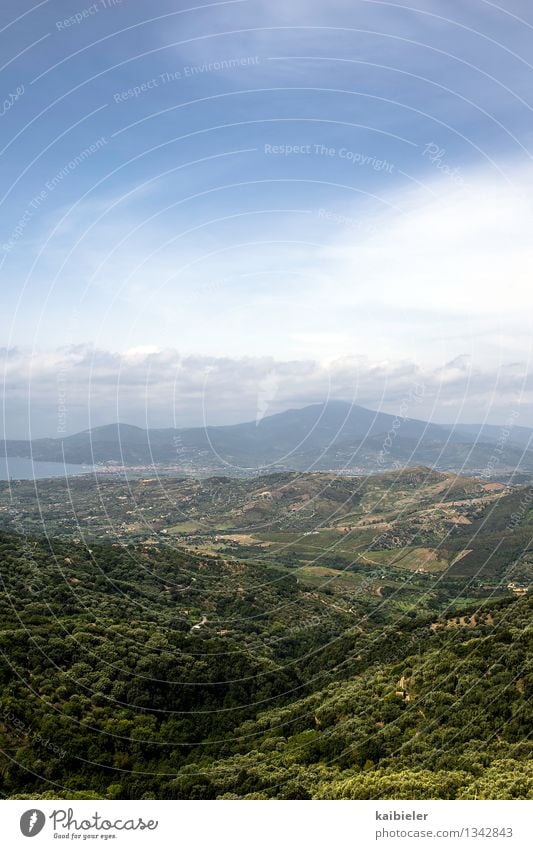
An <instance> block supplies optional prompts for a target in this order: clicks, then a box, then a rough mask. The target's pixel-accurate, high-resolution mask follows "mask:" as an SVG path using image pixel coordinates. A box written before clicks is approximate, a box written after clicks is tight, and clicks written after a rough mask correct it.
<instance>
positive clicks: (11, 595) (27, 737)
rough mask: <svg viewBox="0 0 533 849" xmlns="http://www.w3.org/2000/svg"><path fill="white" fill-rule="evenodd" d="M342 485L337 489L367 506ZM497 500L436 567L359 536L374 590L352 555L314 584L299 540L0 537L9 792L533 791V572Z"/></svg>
mask: <svg viewBox="0 0 533 849" xmlns="http://www.w3.org/2000/svg"><path fill="white" fill-rule="evenodd" d="M270 483H272V480H271V481H270ZM434 483H435V481H433V483H432V485H433V484H434ZM415 485H416V482H415V483H413V481H411V480H407V481H404V484H403V486H404V490H402V492H403V493H404V494H405V491H406V488H407V489H409V487H410V488H411V489H412V488H413V486H415ZM217 486H218V484H217ZM388 486H389V488H390V482H389V483H388ZM347 488H348V489H349V487H347V485H346V484H343V485H342V486H341V487H340V489H339V492H340V495H339V492H337V490H335V491H334V492H333V493H332V494H330V497H331V498H333V500H335V499H337V501H338V502H339V503H341V502H342V499H343V498H345V497H346V495H348V497H349V500H350V504H351V506H350V510H353V505H354V504H358V503H359V500H358V499H355V498H354V496H353V494H352V493H351V492H348V493H347V492H346V490H347ZM502 497H505V498H509V497H511V496H509V494H508V493H504V494H503V496H502ZM457 498H458V492H457V490H454V493H453V495H452V496H450V497H449V500H453V499H457ZM397 499H398V494H396V495H394V494H393V495H392V497H391V500H392V501H394V500H397ZM513 499H514V500H513V501H512V503H513V504H515V509H516V504H517V503H518V504H519V503H520V502H519V498H518V497H517V496H513ZM440 503H441V502H439V504H440ZM455 503H456V502H455V501H454V502H453V504H455ZM438 509H440V507H439V508H438ZM454 509H456V508H455V507H454ZM485 509H486V510H490V515H491V517H492V518H491V521H490V522H489V523H487V517H488V515H489V514H488V513H483V509H482V506H480V504H479V503H477V502H476V503H475V504H474V506H473V508H472V510H471V512H470V514H469V518H468V521H469V522H470V527H469V529H468V531H469V534H470V535H471V538H474V536H475V538H476V544H475V546H474V545H473V544H470V547H469V549H466V545H465V542H464V540H463V537H461V533H464V530H461V526H459V528H458V529H457V528H455V530H454V534H455V535H454V534H452V535H451V536H450V540H449V541H448V542H447V543H446V546H447V548H446V552H447V554H446V557H447V565H446V564H444V565H443V564H442V563H441V562H440V561H439V560H436V559H435V558H433V559H432V560H431V561H430V563H431V564H433V565H434V564H438V566H437V565H434V568H435V569H437V568H438V570H440V571H439V572H437V573H431V572H425V571H424V570H421V569H420V568H419V567H417V568H416V569H415V568H414V565H416V564H417V563H420V562H421V561H420V560H417V559H416V558H417V557H418V558H420V556H421V555H420V554H416V552H420V551H425V550H426V549H421V548H416V547H415V548H414V551H415V554H413V553H412V552H411V551H408V552H407V553H405V554H404V553H403V552H404V549H405V546H406V541H405V540H403V541H402V540H401V539H400V540H399V541H398V542H396V543H395V545H396V546H397V547H398V546H400V547H401V551H402V558H403V559H402V561H401V563H400V564H395V563H394V562H392V564H391V562H389V561H388V560H386V557H385V555H386V554H387V556H388V553H389V552H390V551H393V552H394V551H395V550H396V549H395V548H394V544H392V543H391V542H390V539H388V537H387V533H386V532H385V533H384V535H383V536H384V543H383V546H382V547H381V548H379V547H378V548H376V546H374V547H372V546H371V545H368V542H369V540H368V539H367V537H366V536H365V537H364V539H365V540H366V548H365V551H367V552H370V553H372V552H376V553H377V555H378V556H380V557H382V563H383V565H380V569H379V572H380V574H379V575H377V576H376V574H375V569H372V568H370V566H369V565H368V564H366V569H367V573H368V574H369V575H370V577H369V578H368V579H367V582H366V583H365V582H364V578H362V577H361V570H362V569H363V567H364V566H365V564H364V562H359V561H358V560H357V559H355V560H353V562H352V563H351V567H350V568H351V571H350V568H348V566H347V565H346V563H345V560H346V557H347V555H346V553H345V559H344V560H343V558H342V557H339V559H338V561H335V562H334V560H335V558H332V559H331V564H330V567H327V568H326V569H325V575H324V578H325V580H324V579H323V580H322V581H321V582H319V581H318V580H317V574H315V573H313V572H312V571H310V569H309V566H308V565H305V563H304V560H305V558H304V555H303V553H302V552H301V551H299V550H298V549H297V548H295V550H294V552H293V554H294V557H293V561H292V562H291V561H290V558H289V562H287V559H286V556H285V555H286V552H285V550H284V551H283V552H280V556H279V557H278V558H276V557H273V556H272V557H271V559H270V562H268V559H265V557H263V559H261V558H259V557H258V555H257V549H254V548H253V546H251V545H250V543H249V542H247V543H246V546H247V547H246V546H244V548H243V549H242V550H241V548H239V547H238V548H237V551H236V552H235V551H234V552H233V556H229V554H228V551H227V550H226V549H224V550H223V551H216V550H215V549H214V548H212V550H211V553H209V552H207V551H206V549H207V548H209V546H205V545H204V548H203V549H202V547H201V546H199V545H198V546H197V547H196V550H193V549H187V548H186V547H183V546H180V545H174V544H169V543H168V542H167V541H165V542H162V541H157V540H153V539H145V540H143V541H130V540H127V539H126V538H124V539H123V541H122V542H121V543H120V544H116V543H115V544H111V542H101V541H90V542H87V541H86V540H83V539H81V538H68V537H67V536H65V535H63V537H62V538H61V539H59V538H51V539H47V538H46V537H44V536H42V535H40V536H37V535H33V536H28V535H26V534H24V533H14V532H13V531H4V532H1V533H0V576H1V581H2V587H1V590H2V591H1V594H0V604H1V630H0V643H1V645H0V650H1V655H0V658H1V660H0V676H1V706H0V749H1V751H2V754H1V756H0V758H1V760H0V765H1V779H0V781H1V784H0V787H1V792H2V794H3V796H4V797H11V798H12V797H21V796H28V797H31V798H35V797H37V798H38V797H40V796H44V797H47V798H170V799H174V798H181V799H186V798H193V799H199V798H208V799H210V798H243V797H244V798H298V799H306V798H324V799H337V798H339V799H340V798H354V799H365V798H378V799H389V798H390V799H400V798H404V799H405V798H445V799H446V798H460V799H471V798H479V799H486V798H530V797H532V796H533V762H532V758H531V755H532V750H533V745H532V743H531V742H530V740H529V735H530V732H531V727H532V719H533V715H532V707H531V706H532V696H533V670H532V667H531V639H532V638H531V608H532V601H531V596H530V595H529V593H528V592H526V591H525V590H522V589H520V590H519V591H517V590H516V587H514V585H513V587H514V588H513V589H511V590H509V589H508V588H507V582H508V575H507V570H506V568H505V567H506V564H508V563H509V562H513V563H515V562H516V560H517V557H518V559H519V561H520V563H521V566H520V568H521V570H522V571H521V573H520V574H521V575H522V579H525V577H526V573H527V571H528V569H529V565H528V561H527V559H525V560H520V556H521V554H522V553H523V551H524V547H525V546H524V540H525V536H524V534H525V531H524V529H523V528H521V527H516V528H514V527H513V528H512V529H511V531H512V534H511V531H509V533H507V531H508V530H509V529H508V522H507V525H505V524H504V520H503V518H502V515H503V514H502V510H501V502H490V504H488V506H487V505H485ZM504 512H505V513H507V514H508V510H507V509H506V511H504ZM345 513H346V511H345ZM278 514H279V510H277V512H276V516H278ZM421 515H422V513H421V508H420V506H419V511H418V517H419V518H420V516H421ZM295 521H300V519H299V518H298V519H296V520H295ZM345 521H346V516H345V515H344V517H343V522H345ZM483 521H485V526H483ZM498 523H500V525H501V526H502V527H501V528H499V527H498ZM506 528H507V530H506ZM396 530H398V528H396ZM421 532H422V533H424V534H426V536H427V533H428V532H427V530H426V529H425V525H424V524H423V523H422V531H421ZM258 533H259V532H258ZM354 533H355V531H354ZM361 533H362V534H363V535H364V534H367V530H366V529H365V528H363V529H362V530H361ZM498 535H499V538H500V540H501V539H502V538H503V539H504V541H505V545H504V547H503V554H501V556H500V559H499V560H496V561H495V564H494V563H493V564H492V565H491V568H490V569H489V570H488V571H487V569H485V571H483V568H481V567H483V565H484V564H485V563H486V562H487V558H489V559H490V553H491V551H494V550H495V549H497V543H496V537H498ZM513 535H518V536H516V537H515V536H513ZM345 536H346V535H345ZM345 536H344V537H343V539H345ZM397 536H398V535H397V534H396V538H397ZM511 537H512V539H514V542H513V543H512V544H511ZM310 538H311V539H312V540H313V539H316V537H313V536H312V537H309V536H308V535H306V536H305V545H309V543H308V542H307V540H308V539H310ZM419 542H420V541H419ZM419 542H418V543H417V544H419ZM204 543H205V540H204ZM292 543H294V539H293V540H292ZM292 543H291V544H292ZM411 543H412V540H411ZM294 544H295V543H294ZM243 545H244V544H243ZM402 546H403V547H402ZM474 549H475V551H474ZM271 550H272V549H271ZM276 550H277V549H276ZM465 550H468V551H469V552H470V553H469V554H468V555H464V551H465ZM498 550H499V549H498ZM242 551H246V552H248V555H251V553H254V551H255V555H256V556H255V560H254V558H253V557H252V556H248V557H247V558H243V559H242V560H241V559H239V556H238V555H239V554H242ZM458 553H459V554H460V559H459V561H458V562H459V563H461V564H463V567H462V569H463V571H462V572H461V571H460V570H458V568H457V567H456V566H455V567H454V563H455V561H456V560H457V556H458ZM282 554H283V556H281V555H282ZM365 556H366V555H365ZM443 556H444V555H443ZM284 558H285V559H284ZM478 561H479V562H478ZM406 563H407V564H412V565H413V568H412V570H411V571H410V572H409V575H410V576H411V578H412V581H409V582H408V585H406V584H405V582H404V581H403V578H402V579H400V578H399V577H398V576H399V575H401V574H402V573H405V570H406V568H407V567H406V565H405V564H406ZM402 564H403V565H402ZM450 564H451V565H450ZM349 565H350V564H349ZM314 568H318V567H314ZM385 569H388V570H389V571H388V572H387V576H388V577H387V578H385V575H382V574H381V571H382V570H385ZM480 569H481V572H480ZM330 572H333V574H334V575H338V576H339V581H335V580H332V579H330V575H329V573H330ZM435 574H438V575H439V579H438V582H439V586H438V587H436V586H435V585H434V584H435ZM479 574H481V576H482V577H483V575H484V574H486V581H485V580H479ZM474 578H475V580H474ZM376 582H377V583H376ZM498 582H499V583H498ZM487 583H488V584H489V585H490V591H487V588H486V584H487ZM357 587H359V588H360V591H359V592H356V591H355V589H354V588H357Z"/></svg>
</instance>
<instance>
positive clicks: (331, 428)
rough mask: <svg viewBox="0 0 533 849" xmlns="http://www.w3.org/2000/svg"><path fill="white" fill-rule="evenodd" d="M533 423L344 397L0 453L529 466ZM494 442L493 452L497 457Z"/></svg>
mask: <svg viewBox="0 0 533 849" xmlns="http://www.w3.org/2000/svg"><path fill="white" fill-rule="evenodd" d="M531 444H533V429H529V428H524V427H520V428H517V429H516V436H515V430H514V428H509V427H507V428H504V426H503V425H502V426H501V427H499V426H498V425H481V424H480V425H475V424H465V425H461V424H458V425H443V424H438V423H432V422H427V421H424V420H422V419H416V418H410V417H407V416H406V417H401V416H399V415H392V414H389V413H384V412H381V411H375V410H370V409H368V408H366V407H362V406H359V405H354V404H350V403H349V402H346V401H342V400H332V401H327V402H324V403H319V404H311V405H307V406H305V407H301V408H291V409H288V410H285V411H283V412H281V413H275V414H273V415H270V416H264V417H263V418H262V419H260V420H259V421H253V420H252V421H247V422H241V423H238V424H232V425H207V426H205V427H195V428H190V427H186V428H168V427H167V428H147V429H144V428H141V427H139V426H137V425H130V424H128V423H125V422H117V423H111V424H106V425H98V426H96V427H94V428H90V429H87V430H84V431H81V432H79V433H75V434H71V435H69V436H65V437H55V438H52V437H44V438H40V439H35V440H32V441H30V440H4V441H2V443H0V453H1V454H2V455H3V456H11V457H26V458H32V459H33V460H36V461H38V460H44V461H60V462H64V461H66V462H71V463H89V464H106V463H112V464H120V465H124V466H136V465H137V466H138V465H165V464H166V465H173V466H177V467H183V468H184V469H185V470H187V471H191V472H194V471H195V470H199V469H202V468H209V469H210V470H211V471H217V470H221V471H223V470H226V471H228V470H230V469H234V470H236V471H242V472H243V473H246V472H251V471H255V470H264V469H265V468H271V469H289V470H290V469H293V470H297V471H298V470H303V469H305V470H312V469H315V470H317V471H319V470H325V469H334V468H339V469H345V468H347V467H352V466H354V467H357V468H359V469H360V470H361V471H365V470H368V471H376V470H379V469H383V470H385V469H388V468H395V467H398V466H399V465H400V466H406V465H417V464H422V465H430V466H436V467H441V466H442V467H443V468H453V469H466V470H471V469H478V470H480V469H481V470H482V469H483V468H484V467H486V468H487V469H489V467H490V470H491V471H493V467H494V466H495V465H496V460H497V465H498V467H499V468H501V469H504V468H505V469H509V470H513V469H517V468H520V469H533V451H531V450H530V448H529V446H530V445H531ZM496 447H498V453H497V455H496Z"/></svg>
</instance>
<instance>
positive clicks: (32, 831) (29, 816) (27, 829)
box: [20, 808, 46, 837]
mask: <svg viewBox="0 0 533 849" xmlns="http://www.w3.org/2000/svg"><path fill="white" fill-rule="evenodd" d="M45 822H46V817H45V815H44V814H43V812H42V811H39V810H37V808H31V809H30V810H29V811H24V813H23V814H22V816H21V818H20V830H21V832H22V833H23V835H24V837H35V835H36V834H39V832H40V831H42V830H43V826H44V824H45Z"/></svg>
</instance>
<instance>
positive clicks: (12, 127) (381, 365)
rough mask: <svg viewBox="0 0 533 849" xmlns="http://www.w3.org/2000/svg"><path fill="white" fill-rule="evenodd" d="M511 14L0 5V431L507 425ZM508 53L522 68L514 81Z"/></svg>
mask: <svg viewBox="0 0 533 849" xmlns="http://www.w3.org/2000/svg"><path fill="white" fill-rule="evenodd" d="M532 37H533V9H531V6H530V4H529V3H527V2H525V0H505V2H503V0H502V2H501V3H493V2H485V0H471V2H469V3H464V2H463V0H461V2H459V0H446V2H440V0H413V3H412V4H411V3H409V2H405V3H401V2H394V0H391V2H384V0H383V1H382V0H330V2H328V3H324V2H323V0H296V1H295V2H292V0H291V2H287V0H284V2H282V0H268V2H267V0H229V2H213V3H200V2H196V0H188V1H187V0H184V2H182V0H178V2H166V0H160V2H158V3H157V4H148V3H146V2H144V0H142V2H141V0H98V2H95V3H93V4H91V3H90V2H87V0H80V2H72V0H68V2H67V0H44V2H39V3H29V2H27V0H3V2H2V4H1V9H0V40H1V43H2V51H1V54H0V56H1V60H0V62H1V65H0V73H1V76H2V104H1V106H0V169H1V177H2V179H1V181H0V193H1V198H0V275H1V280H2V304H3V308H2V310H1V311H0V346H1V351H2V356H1V366H2V375H3V381H4V396H5V398H4V408H3V431H4V433H5V435H6V436H8V437H10V438H17V437H20V438H26V437H27V436H32V437H40V436H57V435H60V434H62V433H64V432H68V433H72V432H76V431H77V430H81V429H84V428H86V427H89V426H93V425H98V424H104V423H106V422H110V421H115V420H117V419H118V420H121V421H128V422H131V423H133V424H138V425H141V426H146V425H149V426H151V427H163V426H169V425H174V426H178V427H180V426H191V425H202V424H203V423H205V422H206V421H207V422H209V423H213V424H222V423H231V422H237V421H242V420H251V419H254V418H257V417H258V416H262V415H264V414H269V413H275V412H278V411H280V410H283V409H286V408H288V407H293V406H304V405H305V404H308V403H317V402H322V401H326V400H327V399H328V398H342V399H345V400H348V401H353V402H355V403H358V404H362V405H364V406H368V407H371V408H373V409H383V410H386V411H387V412H393V413H394V412H396V411H397V410H398V409H399V407H401V406H402V404H405V398H410V397H413V387H415V388H416V387H423V391H418V390H417V392H416V393H415V394H416V397H417V407H416V413H415V412H414V411H413V416H414V415H416V417H419V418H427V419H430V420H432V421H443V422H453V421H463V422H467V421H468V422H477V421H489V422H492V423H503V422H505V420H506V419H507V418H508V417H509V416H510V415H513V417H514V420H515V422H517V423H518V424H521V425H526V426H532V427H533V385H532V380H531V340H532V334H531V322H532V317H533V286H532V285H531V278H532V274H531V272H532V265H533V250H532V238H531V234H532V232H533V230H532V216H533V206H532V200H531V198H532V188H533V166H532V153H533V138H532V134H533V129H532V128H533V122H532V120H531V119H532V111H533V95H532V91H533V86H532V85H531V83H532V80H533V64H532V62H533V59H531V49H530V45H531V40H532ZM530 60H531V62H530Z"/></svg>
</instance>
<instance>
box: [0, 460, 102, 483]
mask: <svg viewBox="0 0 533 849" xmlns="http://www.w3.org/2000/svg"><path fill="white" fill-rule="evenodd" d="M92 471H93V467H92V466H79V465H76V464H74V463H51V462H41V461H36V460H29V459H26V458H24V457H0V480H2V481H8V480H24V481H28V480H39V479H41V478H64V477H70V476H72V475H88V474H89V473H90V472H92Z"/></svg>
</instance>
